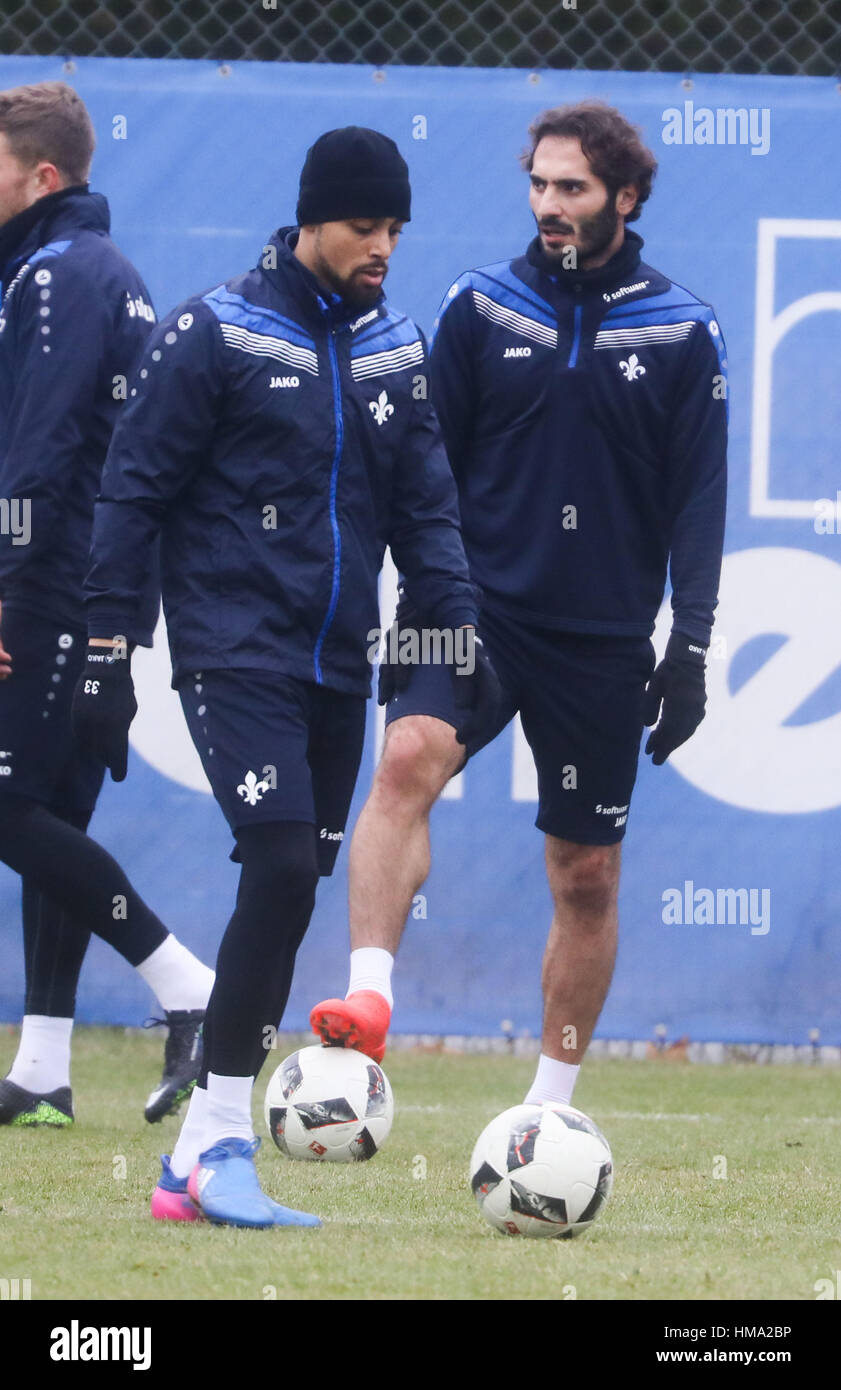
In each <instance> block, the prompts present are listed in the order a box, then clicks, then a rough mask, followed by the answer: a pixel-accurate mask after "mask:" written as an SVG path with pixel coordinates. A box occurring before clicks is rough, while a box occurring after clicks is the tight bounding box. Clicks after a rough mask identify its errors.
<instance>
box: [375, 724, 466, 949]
mask: <svg viewBox="0 0 841 1390" xmlns="http://www.w3.org/2000/svg"><path fill="white" fill-rule="evenodd" d="M463 761H464V749H463V747H462V746H461V744H459V743H457V742H456V735H455V729H453V728H452V726H451V725H450V724H446V723H445V722H444V721H443V720H442V719H434V718H433V717H432V716H431V715H425V714H418V715H414V714H413V715H407V716H406V718H405V719H398V720H396V721H395V722H394V723H393V724H391V725H389V727H388V729H387V730H386V737H385V746H384V749H383V755H382V758H381V759H380V764H379V767H378V768H377V771H376V774H375V776H374V783H373V786H372V787H371V791H370V794H369V796H368V800H367V801H366V802H365V805H364V806H363V808H362V812H361V814H360V816H359V820H358V821H357V823H356V828H355V830H354V832H353V839H352V840H351V845H350V944H351V949H353V950H355V949H356V948H357V947H359V946H379V947H381V948H382V949H383V950H386V951H390V952H391V954H392V955H395V954H396V952H397V948H398V946H399V945H400V938H401V936H402V935H403V927H404V925H405V922H406V918H407V916H408V914H409V910H410V908H411V906H412V898H413V897H414V895H415V893H416V892H417V891H418V889H419V888H420V886H421V884H422V883H423V882H424V880H425V878H426V876H427V874H428V873H429V865H430V847H429V813H430V811H431V809H432V807H433V805H434V804H435V801H436V800H437V798H438V797H439V796H440V794H441V791H442V789H443V788H444V786H445V785H446V783H447V782H448V780H449V779H450V777H451V776H452V775H453V773H454V772H457V771H458V769H459V767H460V766H461V764H462V762H463Z"/></svg>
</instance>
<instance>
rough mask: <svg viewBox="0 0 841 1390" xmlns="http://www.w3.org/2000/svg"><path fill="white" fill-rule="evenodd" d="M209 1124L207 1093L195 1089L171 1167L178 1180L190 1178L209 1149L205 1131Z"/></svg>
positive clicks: (173, 1154)
mask: <svg viewBox="0 0 841 1390" xmlns="http://www.w3.org/2000/svg"><path fill="white" fill-rule="evenodd" d="M206 1124H207V1091H204V1090H200V1089H199V1087H198V1086H196V1087H194V1089H193V1094H192V1095H191V1096H190V1104H189V1105H188V1107H187V1114H186V1115H185V1116H184V1120H183V1122H182V1125H181V1132H180V1134H179V1135H178V1138H177V1139H176V1141H175V1148H174V1149H173V1150H172V1158H171V1159H170V1160H169V1166H170V1168H171V1169H172V1171H173V1173H174V1174H175V1176H176V1177H177V1178H188V1177H189V1176H190V1174H191V1173H192V1171H193V1169H194V1168H195V1166H196V1164H197V1163H198V1161H199V1154H200V1153H201V1152H202V1151H203V1150H204V1149H206V1148H207V1145H206V1144H205V1142H204V1131H205V1127H206Z"/></svg>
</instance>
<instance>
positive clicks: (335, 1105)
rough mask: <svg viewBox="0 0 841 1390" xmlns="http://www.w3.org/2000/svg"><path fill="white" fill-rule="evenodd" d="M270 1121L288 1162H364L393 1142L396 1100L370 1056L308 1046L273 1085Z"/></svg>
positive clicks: (269, 1094) (288, 1062)
mask: <svg viewBox="0 0 841 1390" xmlns="http://www.w3.org/2000/svg"><path fill="white" fill-rule="evenodd" d="M265 1117H266V1125H267V1127H268V1131H269V1134H270V1135H271V1136H272V1139H273V1140H274V1142H275V1144H276V1145H277V1147H278V1148H279V1149H280V1151H281V1153H283V1154H286V1156H287V1157H288V1158H302V1159H307V1160H310V1161H312V1160H316V1161H319V1160H320V1161H322V1162H327V1163H354V1162H362V1161H364V1160H365V1159H368V1158H373V1156H374V1154H375V1153H376V1152H377V1151H378V1149H379V1148H380V1147H381V1145H382V1144H383V1143H384V1142H385V1140H386V1139H387V1138H388V1133H389V1130H390V1129H391V1123H392V1120H393V1119H394V1098H393V1096H392V1093H391V1086H390V1084H389V1080H388V1077H387V1076H386V1074H385V1072H384V1071H383V1069H382V1067H381V1066H379V1065H378V1064H377V1063H376V1062H374V1061H373V1060H372V1059H371V1058H370V1057H366V1056H365V1055H364V1053H362V1052H356V1051H353V1050H351V1049H349V1048H342V1047H323V1046H321V1045H317V1046H315V1047H302V1048H301V1049H300V1050H299V1051H298V1052H293V1053H292V1054H291V1056H289V1057H286V1058H285V1059H284V1060H283V1061H282V1062H281V1064H280V1066H279V1067H278V1069H277V1071H276V1072H275V1073H274V1075H273V1076H272V1078H271V1080H270V1081H269V1084H268V1086H267V1087H266V1101H265Z"/></svg>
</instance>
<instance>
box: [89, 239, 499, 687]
mask: <svg viewBox="0 0 841 1390" xmlns="http://www.w3.org/2000/svg"><path fill="white" fill-rule="evenodd" d="M294 244H295V232H294V229H292V228H286V229H283V230H282V231H280V232H278V233H277V234H276V235H275V236H274V237H272V238H271V240H270V242H269V244H268V247H267V248H265V249H264V254H263V256H262V257H261V261H260V264H259V265H258V266H257V267H256V268H255V269H253V270H250V271H248V272H246V273H245V274H243V275H239V276H237V277H236V278H235V279H233V280H230V281H228V282H227V283H226V284H224V285H220V286H218V287H217V288H215V289H213V290H211V291H209V292H208V293H207V294H203V295H200V296H196V297H195V298H192V299H189V300H187V301H186V302H185V303H184V304H182V305H180V306H179V308H177V309H176V310H174V312H173V313H172V314H170V315H169V317H168V318H167V319H165V320H164V321H163V322H162V323H161V324H160V326H159V327H158V328H157V329H156V330H155V331H154V332H153V334H152V335H151V337H150V339H149V342H148V343H147V345H146V349H145V352H144V354H143V358H142V361H141V363H140V370H139V373H138V376H137V377H136V379H135V381H134V383H133V385H132V388H131V397H130V400H129V402H128V405H127V407H126V409H125V411H124V412H123V414H122V416H121V418H120V422H119V425H118V427H117V429H116V431H115V433H114V438H113V441H112V444H111V448H110V450H109V453H108V459H107V462H106V465H105V469H104V472H103V476H102V487H101V495H100V498H99V500H98V502H97V508H96V522H95V528H94V540H93V550H92V559H91V570H90V574H89V576H88V580H87V586H86V588H87V595H88V609H89V632H90V634H91V635H92V636H109V635H113V634H115V633H124V634H125V635H126V636H127V637H128V638H129V640H131V639H132V637H133V634H134V631H135V623H136V609H135V604H136V595H137V593H138V590H139V588H140V586H141V583H142V578H143V573H144V569H145V567H146V564H147V556H148V553H149V549H150V546H151V544H152V541H153V538H154V536H155V535H156V534H157V533H158V532H159V531H160V536H161V564H162V589H163V600H164V611H165V613H166V620H167V628H168V632H169V642H170V650H171V654H172V663H173V683H174V684H176V683H177V682H178V681H179V679H180V678H181V677H182V676H183V675H184V674H185V673H187V672H190V671H201V670H206V669H219V668H246V669H248V668H251V669H254V670H269V671H277V672H281V673H283V674H285V675H289V676H293V677H296V678H298V679H302V680H308V681H314V682H316V683H317V684H323V685H325V686H328V687H331V688H333V689H335V690H339V691H344V692H346V693H349V694H366V695H367V694H368V692H369V688H370V666H369V664H368V660H367V648H368V646H369V645H370V642H369V639H368V633H369V631H370V630H371V629H374V628H376V627H377V625H378V622H379V616H378V606H377V576H378V574H379V570H380V566H381V564H382V558H383V552H384V549H385V546H386V545H390V546H391V549H392V553H393V555H394V560H395V563H396V564H397V565H398V566H399V568H400V569H401V570H402V571H403V572H404V573H405V574H406V575H407V577H409V579H410V582H411V584H412V588H413V592H414V593H415V594H416V595H417V599H418V602H419V603H420V604H422V605H423V608H424V611H425V612H426V613H428V614H429V615H430V617H431V618H432V619H434V621H435V623H436V624H437V625H439V626H442V627H443V626H450V625H452V626H457V625H460V624H462V623H473V622H475V621H476V603H475V597H474V589H473V586H472V584H471V582H470V578H469V575H468V570H467V562H466V560H465V556H464V548H463V545H462V540H461V534H460V531H459V519H458V504H457V498H456V488H455V484H454V482H453V477H452V473H451V471H450V467H449V464H448V462H447V456H446V452H445V449H444V445H443V442H442V440H441V433H440V429H439V426H438V422H437V419H436V417H435V413H434V411H433V409H432V406H431V405H430V402H429V400H428V398H427V397H428V390H427V361H426V347H425V343H424V342H423V339H422V337H421V335H420V333H419V331H418V329H417V327H416V326H415V324H414V323H412V321H411V320H410V319H407V318H406V317H405V316H404V315H403V314H399V313H397V312H395V311H394V310H393V309H391V308H390V307H389V306H388V305H387V304H386V302H385V300H384V298H383V297H382V296H380V298H379V300H378V302H377V303H376V305H374V306H373V307H372V308H371V309H369V310H367V311H366V310H360V309H350V308H349V307H348V306H347V305H345V304H344V303H343V302H342V301H341V300H340V299H339V298H338V296H329V295H326V297H325V293H323V292H322V291H321V290H320V289H319V286H318V282H317V281H316V279H315V277H314V276H313V275H311V274H310V272H309V271H308V270H307V269H306V268H305V267H304V266H303V265H302V264H301V263H300V261H298V260H297V259H296V258H295V256H294V254H293V249H294ZM328 301H329V302H328Z"/></svg>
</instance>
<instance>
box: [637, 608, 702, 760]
mask: <svg viewBox="0 0 841 1390" xmlns="http://www.w3.org/2000/svg"><path fill="white" fill-rule="evenodd" d="M706 655H707V648H706V647H705V646H704V645H703V644H702V643H701V642H697V641H696V640H695V638H694V637H687V636H686V634H685V633H683V632H673V633H672V635H671V637H670V638H669V641H668V645H667V647H666V655H665V656H664V658H663V660H662V661H661V662H660V665H659V666H658V667H657V668H656V670H655V671H654V672H653V674H652V676H651V679H650V681H649V682H648V685H647V686H646V689H645V694H644V696H643V723H644V724H646V725H649V726H650V725H651V724H657V720H658V718H659V719H660V723H659V724H657V728H656V729H655V730H654V732H653V733H652V734H649V736H648V742H647V743H646V745H645V751H646V753H651V755H652V758H651V761H652V762H653V763H654V764H655V766H659V765H660V763H664V762H665V761H666V759H667V758H668V756H669V754H670V753H674V751H675V749H676V748H679V747H680V745H681V744H682V743H685V742H686V740H687V739H688V738H691V737H692V735H693V734H694V732H695V730H696V729H697V727H698V725H699V724H700V722H701V720H702V719H703V717H704V706H705V705H706V703H707V691H706V685H705V682H704V661H705V658H706ZM661 701H662V704H663V711H662V716H661V714H660V702H661Z"/></svg>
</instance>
